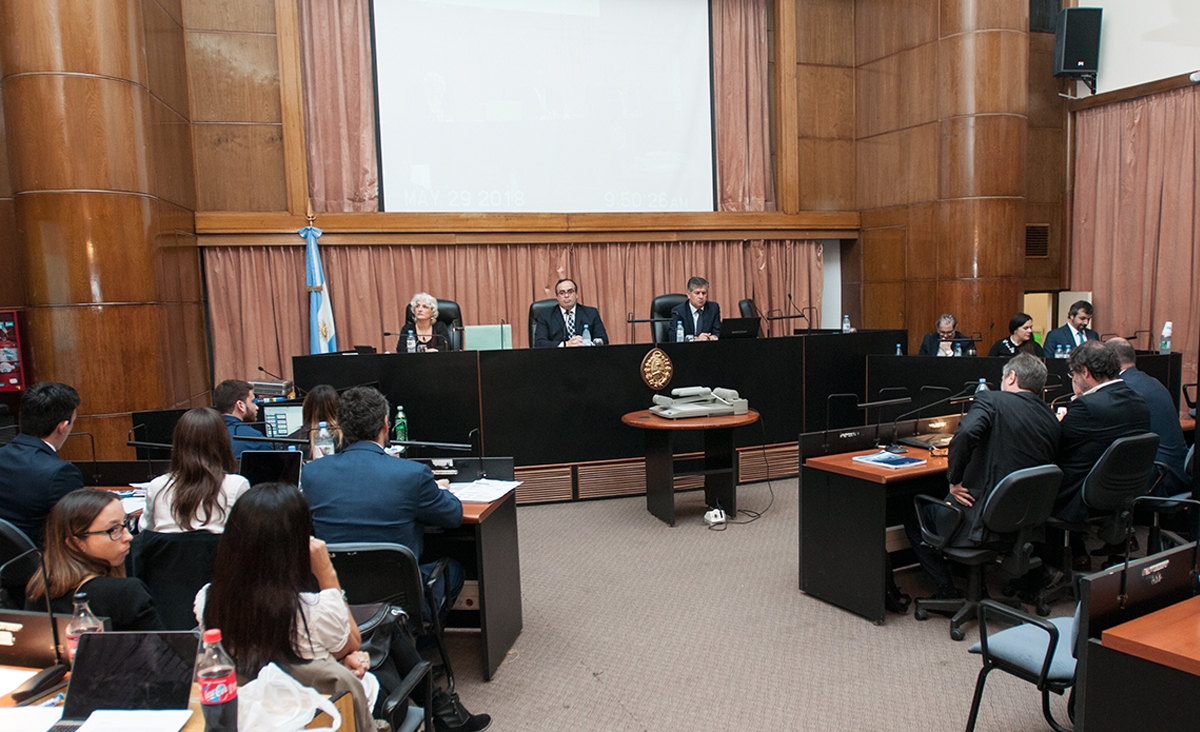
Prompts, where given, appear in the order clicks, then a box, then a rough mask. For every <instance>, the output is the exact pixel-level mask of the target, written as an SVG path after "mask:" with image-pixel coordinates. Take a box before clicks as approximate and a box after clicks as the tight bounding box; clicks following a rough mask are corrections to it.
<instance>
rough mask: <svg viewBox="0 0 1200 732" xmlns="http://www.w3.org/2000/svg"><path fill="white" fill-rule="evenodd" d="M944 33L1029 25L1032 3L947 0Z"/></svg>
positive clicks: (1021, 28) (942, 12) (942, 15)
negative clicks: (1030, 4)
mask: <svg viewBox="0 0 1200 732" xmlns="http://www.w3.org/2000/svg"><path fill="white" fill-rule="evenodd" d="M939 10H940V16H939V17H940V23H939V25H940V27H941V33H942V35H943V36H948V35H951V34H953V33H962V32H964V31H973V30H981V29H989V30H990V29H995V28H1008V29H1011V30H1018V31H1024V30H1027V29H1028V28H1029V5H1027V4H1026V3H1003V2H996V0H944V1H943V2H942V3H941V6H940V8H939Z"/></svg>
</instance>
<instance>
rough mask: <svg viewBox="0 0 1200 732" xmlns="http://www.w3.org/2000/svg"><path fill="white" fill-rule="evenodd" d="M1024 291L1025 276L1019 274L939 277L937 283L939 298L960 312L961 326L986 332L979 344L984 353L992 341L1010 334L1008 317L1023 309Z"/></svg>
mask: <svg viewBox="0 0 1200 732" xmlns="http://www.w3.org/2000/svg"><path fill="white" fill-rule="evenodd" d="M1024 294H1025V286H1024V280H1023V279H1022V278H1020V277H1000V278H994V279H961V280H939V281H938V283H937V300H938V302H939V303H941V304H942V305H943V306H944V307H945V309H946V312H948V313H954V314H955V315H957V316H958V329H959V330H960V331H962V332H964V333H971V332H975V331H979V332H981V333H983V338H984V339H983V342H981V343H979V344H978V348H980V349H982V350H983V352H984V353H985V354H986V353H987V349H989V348H991V347H992V344H993V343H995V342H996V341H998V340H1000V339H1001V338H1003V337H1004V336H1006V335H1008V319H1009V318H1010V317H1012V315H1013V314H1014V313H1018V312H1021V303H1022V297H1023V296H1024ZM989 333H990V335H989Z"/></svg>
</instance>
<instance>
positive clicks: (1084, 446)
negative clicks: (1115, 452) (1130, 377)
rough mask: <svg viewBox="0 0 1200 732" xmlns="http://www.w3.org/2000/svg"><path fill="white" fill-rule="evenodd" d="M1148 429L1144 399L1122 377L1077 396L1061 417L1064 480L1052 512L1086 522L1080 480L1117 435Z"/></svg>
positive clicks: (1059, 456) (1064, 518)
mask: <svg viewBox="0 0 1200 732" xmlns="http://www.w3.org/2000/svg"><path fill="white" fill-rule="evenodd" d="M1149 431H1150V410H1149V409H1148V408H1147V407H1146V400H1145V399H1143V398H1142V397H1141V395H1140V394H1138V393H1137V392H1135V391H1134V390H1133V389H1130V388H1129V385H1128V384H1126V383H1125V382H1124V381H1122V380H1121V379H1114V381H1113V383H1111V384H1109V385H1108V386H1105V387H1103V388H1102V389H1100V390H1099V391H1096V392H1093V393H1091V394H1087V395H1085V396H1081V397H1076V398H1075V400H1074V401H1072V402H1071V403H1070V404H1069V405H1068V406H1067V414H1066V416H1065V417H1063V419H1062V439H1060V440H1059V443H1058V460H1057V461H1056V462H1057V463H1058V467H1060V468H1062V471H1063V481H1062V486H1061V487H1060V488H1059V490H1058V501H1057V502H1056V504H1055V507H1054V515H1055V516H1057V517H1059V518H1061V519H1063V520H1065V521H1075V522H1080V521H1085V520H1087V517H1088V510H1087V507H1086V506H1084V505H1083V497H1082V496H1081V495H1080V489H1081V488H1082V487H1083V479H1084V478H1086V477H1087V474H1088V473H1089V472H1090V471H1091V469H1092V467H1093V466H1095V464H1096V461H1097V460H1099V459H1100V456H1101V455H1103V454H1104V451H1105V450H1107V449H1108V446H1109V445H1111V444H1112V443H1113V442H1114V441H1115V440H1116V439H1117V438H1118V437H1125V436H1126V435H1134V434H1139V433H1142V432H1149Z"/></svg>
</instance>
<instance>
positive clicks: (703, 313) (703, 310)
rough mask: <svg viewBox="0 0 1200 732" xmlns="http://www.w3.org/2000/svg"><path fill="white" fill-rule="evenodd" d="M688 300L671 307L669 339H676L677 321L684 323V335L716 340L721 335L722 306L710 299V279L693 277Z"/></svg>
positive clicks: (703, 339)
mask: <svg viewBox="0 0 1200 732" xmlns="http://www.w3.org/2000/svg"><path fill="white" fill-rule="evenodd" d="M687 291H688V292H687V297H688V301H687V302H684V303H680V304H678V305H676V306H675V307H674V308H672V309H671V323H670V327H669V328H668V329H667V340H668V341H674V340H675V323H676V322H682V323H683V335H684V337H685V338H686V337H688V336H691V337H692V338H693V339H695V340H697V341H715V340H717V338H719V337H720V335H721V306H720V305H718V304H716V303H715V302H711V301H710V300H709V299H708V280H706V279H704V278H703V277H693V278H691V279H690V280H688V283H687Z"/></svg>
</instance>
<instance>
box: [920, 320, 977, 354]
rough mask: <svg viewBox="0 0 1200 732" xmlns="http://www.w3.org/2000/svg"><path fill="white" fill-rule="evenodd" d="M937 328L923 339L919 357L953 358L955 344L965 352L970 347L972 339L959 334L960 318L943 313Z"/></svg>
mask: <svg viewBox="0 0 1200 732" xmlns="http://www.w3.org/2000/svg"><path fill="white" fill-rule="evenodd" d="M935 327H936V328H937V330H936V331H935V332H933V333H926V334H925V337H924V338H922V339H921V350H919V351H917V355H918V356H953V355H954V345H955V344H959V345H961V346H962V347H963V349H964V350H965V349H966V348H967V347H968V346H970V344H971V339H970V338H968V337H967V336H965V335H963V334H962V333H959V332H958V318H956V317H954V316H953V315H951V314H950V313H942V316H941V317H940V318H938V319H937V323H936V325H935Z"/></svg>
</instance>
